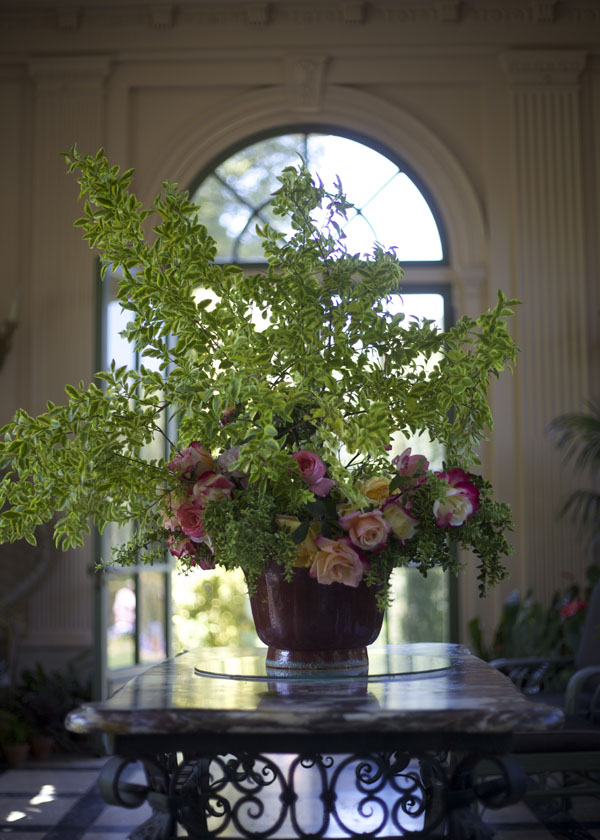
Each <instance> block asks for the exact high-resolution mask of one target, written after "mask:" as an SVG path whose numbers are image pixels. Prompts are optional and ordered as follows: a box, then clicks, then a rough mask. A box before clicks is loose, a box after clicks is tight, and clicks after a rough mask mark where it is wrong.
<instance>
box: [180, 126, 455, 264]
mask: <svg viewBox="0 0 600 840" xmlns="http://www.w3.org/2000/svg"><path fill="white" fill-rule="evenodd" d="M300 159H302V160H304V161H305V162H306V164H307V166H308V167H309V169H310V170H311V172H313V173H315V174H316V175H318V176H319V177H320V178H321V180H322V181H323V182H324V183H325V185H326V186H328V187H331V186H332V185H333V183H334V182H335V180H336V179H337V178H339V179H340V180H341V183H342V186H343V189H344V192H345V193H346V195H347V197H348V199H349V200H350V202H352V204H353V205H354V207H353V209H351V210H350V211H349V213H348V220H347V222H346V224H344V225H343V231H344V234H345V236H346V245H347V247H348V250H349V251H350V252H351V253H358V252H360V253H365V252H368V251H370V250H371V249H372V246H373V242H374V241H377V242H379V243H380V244H381V245H382V246H383V247H384V248H391V247H394V248H396V249H397V251H396V252H397V255H398V258H399V259H400V261H401V262H403V263H421V264H422V263H434V264H437V265H439V264H440V263H445V262H447V253H446V250H447V248H446V245H445V236H444V233H443V228H442V225H441V222H440V219H439V214H438V213H437V210H436V208H435V205H434V204H433V202H432V200H431V198H430V197H428V196H427V194H426V191H425V189H424V187H423V185H421V184H419V182H418V179H417V178H416V176H415V175H414V174H413V173H410V172H409V171H408V169H407V167H406V166H405V165H404V164H403V163H402V162H401V161H399V160H395V159H393V158H392V157H391V156H389V155H388V154H385V153H384V152H383V150H381V151H380V150H377V149H375V148H373V147H372V146H369V145H367V144H365V143H363V142H360V141H359V140H357V139H351V138H349V137H343V136H341V135H338V134H324V133H322V132H321V133H318V132H316V131H308V130H306V131H302V132H300V131H299V132H292V133H289V134H280V135H277V136H275V137H266V138H263V139H260V140H256V141H255V142H253V143H251V144H249V145H245V146H244V147H243V148H241V149H237V150H233V151H231V152H230V153H227V154H226V155H224V156H223V158H222V159H221V160H220V161H218V162H216V163H215V164H214V165H213V166H212V167H211V168H210V169H209V170H204V171H203V172H201V173H200V174H199V176H198V177H197V179H196V180H195V182H194V184H193V185H192V189H191V191H190V192H191V197H192V200H193V201H194V203H196V204H197V205H198V207H199V212H200V217H201V220H202V222H203V224H205V225H206V226H207V227H208V230H209V233H210V234H211V236H213V237H214V239H215V240H216V242H217V247H218V259H219V261H223V262H237V263H240V264H248V263H251V264H252V263H259V262H261V261H262V260H263V253H262V248H261V242H260V239H259V237H258V236H257V235H256V225H257V224H259V225H263V224H264V223H265V222H270V223H273V224H275V225H276V226H278V227H279V228H280V229H281V220H280V219H274V218H273V216H272V214H271V212H270V201H271V195H272V193H273V192H274V191H275V190H276V189H277V187H278V182H277V175H278V174H279V173H280V172H281V170H282V169H283V168H284V167H285V166H293V165H297V164H298V163H299V162H300Z"/></svg>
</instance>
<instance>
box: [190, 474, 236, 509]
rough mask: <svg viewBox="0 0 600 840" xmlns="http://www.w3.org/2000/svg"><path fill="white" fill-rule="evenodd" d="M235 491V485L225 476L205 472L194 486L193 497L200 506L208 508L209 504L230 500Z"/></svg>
mask: <svg viewBox="0 0 600 840" xmlns="http://www.w3.org/2000/svg"><path fill="white" fill-rule="evenodd" d="M234 489H235V485H234V484H233V483H232V482H231V481H229V479H228V478H225V476H224V475H219V473H216V472H205V473H204V474H203V475H201V476H200V478H199V479H198V481H197V482H196V483H195V484H194V489H193V490H192V495H193V496H194V499H195V500H196V501H197V502H198V503H199V504H201V505H203V506H206V504H207V503H208V502H222V501H223V500H224V499H229V497H230V496H231V492H232V490H234Z"/></svg>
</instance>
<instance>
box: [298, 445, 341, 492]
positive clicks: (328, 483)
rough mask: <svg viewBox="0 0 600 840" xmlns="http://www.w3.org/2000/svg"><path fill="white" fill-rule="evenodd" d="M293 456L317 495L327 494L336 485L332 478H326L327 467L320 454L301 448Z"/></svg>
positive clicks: (303, 476) (309, 487)
mask: <svg viewBox="0 0 600 840" xmlns="http://www.w3.org/2000/svg"><path fill="white" fill-rule="evenodd" d="M292 458H293V459H294V461H296V463H297V464H298V468H299V470H300V475H301V476H302V478H303V479H304V481H305V482H306V483H307V485H308V489H309V490H312V492H313V493H314V494H315V495H316V496H321V497H322V496H326V495H327V494H328V493H329V492H330V490H331V489H332V488H333V487H334V486H335V482H334V481H332V480H331V479H330V478H325V473H326V472H327V467H326V466H325V464H324V463H323V461H322V460H321V459H320V458H319V456H318V455H315V453H314V452H309V451H308V449H299V450H298V452H293V453H292Z"/></svg>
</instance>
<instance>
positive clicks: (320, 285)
mask: <svg viewBox="0 0 600 840" xmlns="http://www.w3.org/2000/svg"><path fill="white" fill-rule="evenodd" d="M66 159H67V166H68V170H69V171H70V172H73V171H78V172H79V178H78V180H79V183H80V185H81V193H80V197H85V198H86V201H85V212H84V216H83V217H82V218H81V219H78V220H77V221H76V222H75V224H76V225H77V226H79V227H81V228H82V229H83V232H84V238H85V239H86V240H87V241H88V242H89V244H90V246H91V247H93V248H96V249H98V250H99V252H100V254H101V256H102V260H103V272H105V271H106V270H107V267H108V266H109V265H112V266H113V267H115V268H118V269H120V271H121V273H122V279H121V281H120V284H119V295H118V297H119V301H120V304H121V306H122V308H123V309H124V310H126V311H127V312H129V313H130V314H131V321H130V323H129V324H128V326H127V328H126V329H125V332H124V335H125V336H126V337H127V339H128V340H129V341H130V342H132V344H133V346H134V348H135V350H136V352H137V353H138V354H139V355H140V357H141V358H142V360H143V361H145V364H142V365H141V367H140V369H139V370H129V369H127V368H124V367H121V368H117V367H116V366H115V365H114V364H113V365H112V367H111V368H110V369H109V370H106V371H101V372H99V373H98V374H96V377H95V381H93V382H92V383H91V384H90V385H88V386H87V387H86V386H85V384H84V383H80V384H79V385H78V386H77V387H75V386H72V385H69V386H67V387H66V389H65V390H66V394H67V397H68V402H67V403H66V404H65V405H63V406H59V405H55V404H54V403H48V405H47V411H46V412H45V413H44V414H41V415H39V416H38V417H32V416H30V415H29V414H28V413H27V412H25V411H24V410H19V411H17V413H16V415H15V417H14V419H13V420H12V422H11V423H9V424H8V425H7V426H5V427H4V429H3V430H2V437H3V440H2V441H0V468H3V469H4V471H5V474H4V477H3V479H2V482H1V483H0V504H3V505H4V507H3V510H2V513H1V515H0V540H1V541H7V540H15V539H19V538H25V539H28V540H29V541H34V540H35V535H34V531H35V528H36V526H37V525H38V524H39V523H41V522H44V521H48V520H50V519H51V518H53V517H54V516H55V514H56V513H58V514H59V516H58V518H57V519H56V521H55V526H54V529H55V538H56V541H57V544H59V545H60V546H61V547H62V548H64V549H66V548H69V547H74V546H78V545H81V544H82V542H83V538H84V535H85V534H86V533H87V532H89V528H90V520H91V521H92V522H93V523H94V524H95V525H96V526H97V527H98V528H100V529H101V530H102V529H103V528H105V527H106V525H107V524H108V523H110V522H115V523H118V524H125V523H135V527H134V532H133V536H132V537H131V539H129V540H128V541H127V542H125V543H124V544H123V545H121V546H119V547H118V548H117V549H116V550H115V553H114V556H113V558H112V560H113V562H117V563H120V564H128V563H133V562H139V561H140V559H142V560H144V561H145V562H153V561H154V560H155V559H157V558H159V557H161V556H163V554H164V551H165V546H166V547H168V550H169V551H170V552H171V554H173V555H174V556H175V557H177V558H179V561H180V563H181V565H182V566H183V567H185V568H192V567H200V568H204V569H206V568H210V567H212V566H214V565H215V564H219V565H222V566H224V567H225V568H229V569H231V568H235V567H241V568H242V569H243V570H244V572H245V574H246V578H247V580H248V584H249V587H250V589H252V587H253V585H254V583H255V581H256V579H257V577H258V576H259V575H260V573H261V571H262V569H263V568H264V566H265V564H266V563H267V562H273V561H274V562H277V563H280V564H281V566H282V568H283V569H284V571H285V574H286V575H288V576H290V575H292V573H293V568H294V566H305V567H309V568H310V574H311V575H313V576H314V577H316V578H317V580H318V581H319V582H320V583H322V584H324V585H327V584H332V583H333V582H338V583H342V584H345V585H348V586H357V585H358V584H359V583H360V581H361V580H362V579H363V578H364V579H365V580H366V582H367V583H368V584H372V585H375V584H383V596H382V597H383V600H384V601H385V586H386V584H387V581H388V578H389V574H390V572H391V570H392V569H393V568H394V567H396V566H400V565H407V564H412V565H415V566H416V568H417V569H418V570H419V571H420V572H421V573H422V574H424V575H426V574H427V571H428V570H429V569H430V568H432V567H434V566H442V567H443V568H444V569H448V570H452V571H458V570H459V568H460V563H459V560H458V558H457V556H456V554H455V553H454V552H453V551H452V544H453V543H456V544H458V545H459V546H461V547H463V548H465V549H469V550H471V551H473V552H474V554H475V555H476V556H477V558H478V561H479V564H478V577H479V581H480V589H481V592H482V593H483V592H485V590H486V588H487V587H488V586H489V585H490V584H494V583H496V582H497V581H499V580H500V579H502V577H504V575H505V569H504V567H503V565H502V557H503V556H504V555H506V554H508V553H510V547H509V544H508V542H507V540H506V532H507V531H508V530H509V529H510V527H511V517H510V510H509V508H508V506H507V505H506V504H504V503H501V502H497V501H495V500H494V498H493V491H492V488H491V486H490V484H489V483H488V482H487V481H486V480H485V479H484V478H483V477H482V476H481V475H478V474H477V473H475V472H473V471H472V470H473V468H475V467H476V466H477V464H478V463H479V461H478V457H477V446H478V444H479V443H480V442H481V441H482V440H484V439H485V437H486V435H487V434H488V433H489V430H490V429H491V428H492V425H493V420H492V416H491V412H490V409H489V405H488V401H487V393H488V388H489V383H490V380H491V377H493V376H498V375H499V374H500V372H502V371H503V370H504V369H506V368H509V369H510V368H511V367H512V364H513V363H514V361H515V356H516V347H515V345H514V342H513V341H512V339H511V337H510V335H509V332H508V329H507V325H506V321H507V319H508V318H509V317H510V316H511V315H512V314H513V312H512V309H511V306H512V305H513V304H515V303H517V301H507V300H506V298H505V297H504V295H503V294H502V293H501V292H499V293H498V302H497V304H496V306H495V307H494V308H493V309H491V310H489V311H487V312H485V313H483V314H482V315H481V316H480V317H479V318H478V319H476V320H473V319H470V318H466V317H465V318H461V319H460V320H459V321H458V323H457V324H456V325H455V326H453V327H452V328H451V329H449V330H446V331H441V330H439V329H437V328H436V326H435V324H434V323H433V322H431V321H428V320H420V321H419V320H416V319H406V318H405V316H404V315H403V314H402V313H398V314H392V313H391V312H390V311H389V307H388V304H389V302H390V300H391V298H392V296H394V295H397V294H399V292H400V290H401V280H402V270H401V268H400V265H399V263H398V260H397V258H396V256H395V253H394V250H393V249H392V250H388V251H385V250H384V249H382V248H381V247H380V246H378V245H375V246H374V248H373V252H372V253H371V254H368V255H359V254H350V253H348V251H347V250H346V248H345V246H344V235H343V231H342V222H343V219H344V217H345V215H346V213H347V209H348V207H349V206H351V205H349V203H348V201H347V200H346V198H345V196H344V194H343V192H342V189H341V185H340V184H339V183H338V184H336V185H335V188H334V191H332V192H330V191H328V190H326V189H325V187H324V186H323V185H322V184H321V183H320V182H315V180H314V179H313V177H312V176H311V174H310V172H308V170H307V169H306V168H305V167H304V166H303V165H299V166H298V167H297V168H294V167H291V168H287V169H285V170H284V171H283V172H282V173H281V175H280V177H279V182H280V185H281V186H280V188H279V189H278V191H277V192H276V193H275V194H274V196H273V203H272V208H273V212H274V214H275V216H276V217H281V218H282V219H285V218H287V219H288V231H287V232H286V233H283V232H281V231H278V230H276V229H275V228H274V227H271V226H269V225H265V226H264V227H263V228H262V229H260V230H259V231H258V232H259V234H260V236H261V237H262V239H263V247H264V252H265V258H266V261H267V264H266V268H265V270H264V271H262V272H258V273H254V274H248V273H245V272H244V271H243V270H242V269H241V268H240V267H238V266H234V265H222V264H219V263H217V262H215V256H216V254H215V245H214V242H213V240H212V239H211V237H210V236H209V235H208V232H207V231H206V229H205V228H204V227H203V225H202V224H201V222H200V221H199V218H198V216H199V210H198V208H197V207H196V206H194V205H193V204H192V203H191V202H190V201H189V197H188V195H187V193H186V192H185V191H180V190H179V189H178V187H177V185H175V184H170V183H165V184H164V185H163V192H162V193H161V194H160V195H159V196H158V197H157V198H156V200H155V201H154V203H153V205H152V207H151V208H149V209H144V208H142V205H141V203H140V202H139V200H138V199H137V198H136V197H135V195H134V194H133V193H132V192H131V191H130V185H131V181H132V178H133V170H127V171H126V172H123V173H120V171H119V168H118V167H117V166H111V165H110V164H109V162H108V161H107V159H106V157H105V155H104V153H103V151H102V150H100V151H99V152H98V154H97V155H86V156H82V155H80V154H79V152H78V151H77V149H76V148H75V147H74V148H73V149H71V150H70V152H69V153H67V155H66ZM200 212H201V210H200ZM150 216H153V217H154V218H155V219H156V220H157V221H156V223H155V225H154V227H153V228H152V233H151V234H148V233H147V222H146V220H147V219H148V218H149V217H150ZM317 220H318V221H317ZM150 362H152V364H150ZM174 427H175V428H176V429H177V437H176V438H174V437H173V439H171V436H170V434H169V432H168V431H167V430H168V429H171V428H174ZM417 432H418V433H421V434H426V435H428V436H429V438H430V439H431V440H434V441H439V442H440V443H441V444H442V445H443V447H444V451H445V466H444V467H443V469H442V470H438V471H433V470H431V469H430V467H429V463H428V462H427V459H426V458H425V457H424V456H421V455H418V454H412V452H411V450H410V449H407V450H406V451H404V452H403V453H402V454H400V455H398V456H396V457H394V458H392V457H391V456H390V451H391V449H392V441H393V440H394V437H395V435H397V434H398V433H401V434H404V435H406V436H407V437H408V436H410V435H413V434H415V433H417ZM160 436H163V437H167V439H168V440H169V447H170V450H171V453H170V456H169V457H167V458H164V459H163V458H151V457H145V451H147V448H148V446H149V445H151V444H152V442H153V441H155V440H156V438H157V437H160ZM104 562H108V559H107V558H104Z"/></svg>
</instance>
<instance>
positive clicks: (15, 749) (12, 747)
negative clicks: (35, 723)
mask: <svg viewBox="0 0 600 840" xmlns="http://www.w3.org/2000/svg"><path fill="white" fill-rule="evenodd" d="M30 734H31V728H30V726H29V723H28V721H27V720H26V719H25V717H24V716H23V715H22V714H20V713H19V712H18V711H14V710H13V709H10V708H3V709H0V746H1V747H2V752H3V753H4V758H5V759H6V763H7V764H9V765H10V766H18V765H19V764H22V763H23V762H24V761H26V759H27V756H28V755H29V743H28V741H29V736H30Z"/></svg>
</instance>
